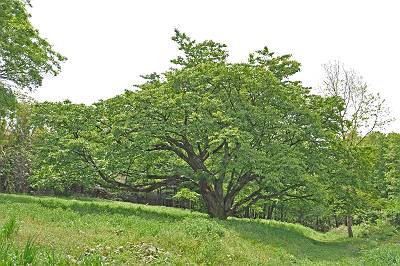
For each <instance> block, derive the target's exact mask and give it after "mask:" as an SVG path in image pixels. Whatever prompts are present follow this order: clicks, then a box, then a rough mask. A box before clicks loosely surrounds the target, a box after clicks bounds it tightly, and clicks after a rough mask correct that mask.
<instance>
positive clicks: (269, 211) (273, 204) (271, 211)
mask: <svg viewBox="0 0 400 266" xmlns="http://www.w3.org/2000/svg"><path fill="white" fill-rule="evenodd" d="M274 209H275V203H272V204H271V206H268V212H267V217H266V218H267V220H271V219H272V215H273V214H274Z"/></svg>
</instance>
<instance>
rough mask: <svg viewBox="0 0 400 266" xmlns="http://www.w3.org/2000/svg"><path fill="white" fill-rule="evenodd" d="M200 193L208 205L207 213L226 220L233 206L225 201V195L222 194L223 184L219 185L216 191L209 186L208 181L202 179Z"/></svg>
mask: <svg viewBox="0 0 400 266" xmlns="http://www.w3.org/2000/svg"><path fill="white" fill-rule="evenodd" d="M199 185H200V193H201V196H202V197H203V200H204V202H205V204H206V207H207V213H208V215H210V216H211V217H213V218H218V219H221V220H226V218H227V217H228V210H230V208H231V206H227V205H226V203H225V202H224V197H223V195H222V184H221V188H218V187H217V186H218V185H219V184H216V185H217V186H216V187H217V189H216V191H213V190H211V189H210V188H209V187H207V183H206V181H205V180H204V179H203V180H200V183H199Z"/></svg>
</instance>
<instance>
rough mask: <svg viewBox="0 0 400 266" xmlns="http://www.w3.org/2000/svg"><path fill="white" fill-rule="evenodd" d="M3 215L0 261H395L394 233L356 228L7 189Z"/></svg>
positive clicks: (399, 258)
mask: <svg viewBox="0 0 400 266" xmlns="http://www.w3.org/2000/svg"><path fill="white" fill-rule="evenodd" d="M0 214H1V215H0V227H1V228H2V229H1V234H0V238H1V242H0V243H1V244H0V265H143V264H151V265H400V245H398V244H397V242H398V241H399V240H400V238H399V237H398V236H396V235H395V234H394V232H386V233H382V232H380V231H379V232H378V233H375V234H372V235H368V236H364V237H363V236H362V235H361V233H360V232H361V228H360V227H355V232H356V237H355V238H353V239H348V238H346V234H345V230H342V229H341V228H339V229H336V230H333V231H330V232H328V233H320V232H316V231H314V230H312V229H309V228H306V227H303V226H301V225H298V224H289V223H283V222H277V221H267V220H261V219H259V220H250V219H238V218H230V219H228V220H227V221H220V220H215V219H210V218H208V217H207V216H206V215H204V214H201V213H197V212H190V211H188V210H183V209H176V208H168V207H155V206H147V205H139V204H132V203H126V202H117V201H107V200H98V199H79V200H77V199H61V198H53V197H33V196H25V195H6V194H0ZM343 229H344V228H343ZM357 233H359V235H357Z"/></svg>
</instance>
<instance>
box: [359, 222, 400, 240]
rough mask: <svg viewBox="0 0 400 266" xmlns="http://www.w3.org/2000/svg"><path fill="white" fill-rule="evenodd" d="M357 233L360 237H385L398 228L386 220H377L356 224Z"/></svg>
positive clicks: (391, 234) (392, 233)
mask: <svg viewBox="0 0 400 266" xmlns="http://www.w3.org/2000/svg"><path fill="white" fill-rule="evenodd" d="M355 231H356V235H357V236H359V237H365V238H366V237H373V238H376V239H385V238H387V237H389V236H393V235H394V234H395V233H396V228H395V227H394V226H393V225H392V224H391V223H389V222H388V221H385V220H377V222H376V224H373V223H364V224H360V225H358V226H356V230H355Z"/></svg>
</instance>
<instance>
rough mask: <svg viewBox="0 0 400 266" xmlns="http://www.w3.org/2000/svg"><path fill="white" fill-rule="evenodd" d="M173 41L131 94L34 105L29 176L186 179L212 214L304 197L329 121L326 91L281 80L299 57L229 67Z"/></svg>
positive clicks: (158, 183) (194, 46)
mask: <svg viewBox="0 0 400 266" xmlns="http://www.w3.org/2000/svg"><path fill="white" fill-rule="evenodd" d="M173 40H174V41H175V42H176V43H177V44H178V47H179V50H181V51H182V55H181V56H179V57H178V58H177V59H174V60H172V62H173V63H174V67H173V68H171V69H170V70H168V71H166V72H165V73H162V74H151V75H148V76H145V78H146V80H147V81H146V82H145V83H144V84H142V85H140V86H138V87H137V89H136V90H133V91H127V92H126V93H124V94H122V95H120V96H117V97H115V98H112V99H109V100H106V101H101V102H99V103H97V104H94V105H93V106H84V105H74V104H72V103H69V102H65V103H45V104H40V105H38V110H37V114H38V115H37V120H36V121H37V125H40V126H41V128H42V129H41V130H42V133H41V134H42V136H43V137H42V138H39V139H38V145H37V147H39V148H38V150H39V151H38V152H39V153H40V154H42V156H44V158H41V161H40V162H41V163H40V164H38V166H39V167H38V169H37V171H36V172H37V174H36V178H37V180H38V182H42V181H43V180H48V179H46V178H53V179H54V178H56V179H58V180H63V176H68V177H69V180H71V179H74V178H75V179H76V180H79V179H82V176H87V177H91V178H89V179H88V181H87V182H88V183H90V182H95V183H97V184H99V185H102V186H106V187H111V188H123V189H128V190H131V191H152V190H155V189H158V188H162V187H167V186H178V187H188V188H190V189H192V190H194V191H196V192H198V193H199V194H200V195H201V197H202V198H203V200H204V202H205V205H206V208H207V212H208V213H209V214H210V215H211V216H213V217H218V218H222V219H225V218H226V217H227V216H230V215H235V213H236V212H237V211H238V210H240V208H242V207H243V206H249V205H252V204H255V203H256V202H258V201H260V200H267V199H271V198H274V197H281V196H285V197H294V198H295V197H303V196H307V195H308V194H309V191H307V185H309V184H311V183H312V182H313V181H314V180H315V178H316V176H317V173H318V172H319V171H320V170H321V167H320V166H321V165H322V164H323V157H322V156H321V154H323V153H324V152H325V150H326V149H327V147H328V146H329V145H330V143H329V142H330V139H331V132H332V131H331V128H332V127H334V126H337V125H336V123H335V121H336V120H335V117H334V116H332V114H335V112H333V111H332V109H334V108H339V107H338V106H339V105H338V102H337V101H336V99H334V98H322V97H319V96H316V95H312V94H310V91H309V89H308V88H305V87H303V86H302V85H301V83H300V82H295V81H291V80H290V77H291V76H292V75H293V74H295V73H296V72H298V71H299V69H300V68H299V66H300V64H299V63H297V62H296V61H294V60H292V59H291V57H290V56H289V55H284V56H276V55H275V54H274V53H272V52H270V51H269V50H268V49H267V48H264V49H263V50H260V51H257V52H255V53H252V54H250V56H249V60H248V62H243V63H229V62H227V58H228V52H227V50H226V47H225V45H223V44H219V43H216V42H213V41H204V42H200V43H198V42H195V41H194V40H192V39H190V38H189V37H188V36H187V35H185V34H183V33H181V32H179V31H176V32H175V36H174V37H173ZM43 162H46V163H43ZM47 162H51V163H47ZM93 176H95V177H94V178H93Z"/></svg>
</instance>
